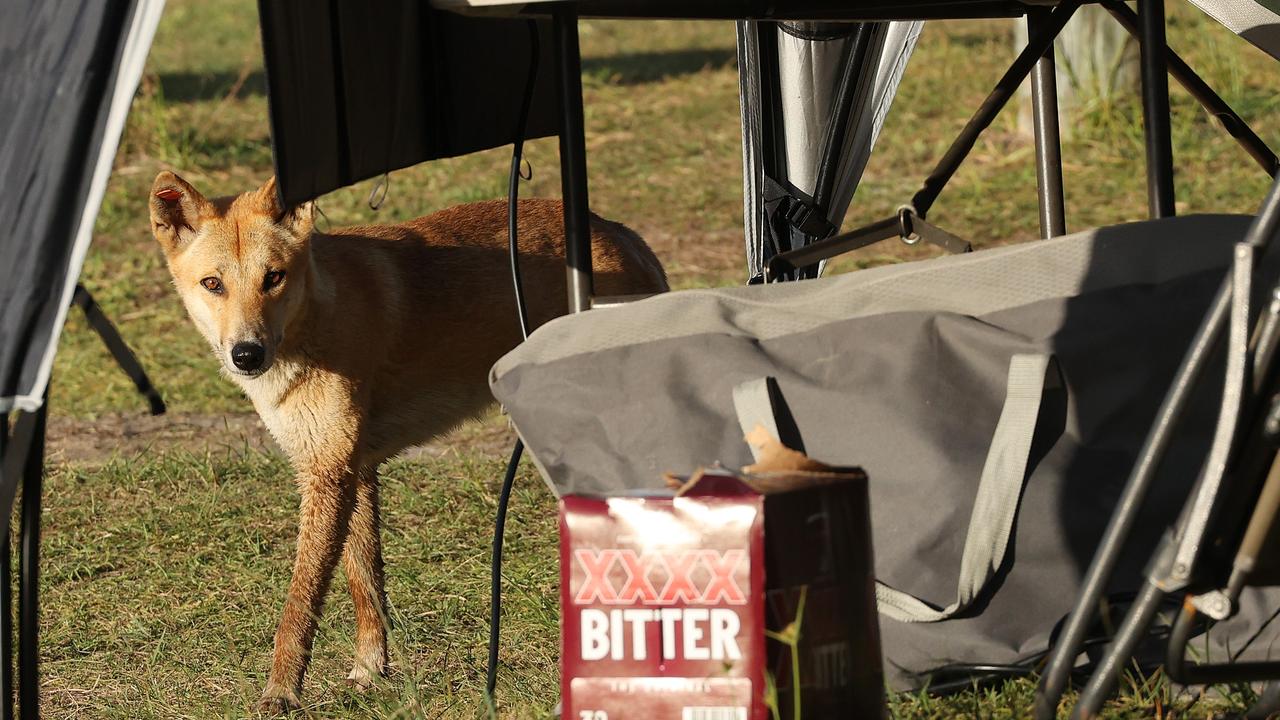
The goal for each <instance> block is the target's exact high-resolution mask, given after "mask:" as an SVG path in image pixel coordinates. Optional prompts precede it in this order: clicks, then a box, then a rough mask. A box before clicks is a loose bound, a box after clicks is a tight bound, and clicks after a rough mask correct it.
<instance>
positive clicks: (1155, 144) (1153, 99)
mask: <svg viewBox="0 0 1280 720" xmlns="http://www.w3.org/2000/svg"><path fill="white" fill-rule="evenodd" d="M1138 21H1139V25H1140V26H1141V28H1140V29H1141V33H1140V35H1139V38H1138V39H1139V45H1140V47H1141V51H1142V123H1143V129H1144V132H1145V135H1146V140H1147V205H1148V208H1149V212H1150V215H1151V217H1153V218H1162V217H1173V215H1174V206H1173V202H1174V192H1173V140H1172V138H1171V137H1170V129H1169V75H1168V72H1169V70H1168V63H1167V62H1166V60H1165V57H1166V54H1165V51H1166V50H1167V46H1166V44H1165V34H1164V0H1138Z"/></svg>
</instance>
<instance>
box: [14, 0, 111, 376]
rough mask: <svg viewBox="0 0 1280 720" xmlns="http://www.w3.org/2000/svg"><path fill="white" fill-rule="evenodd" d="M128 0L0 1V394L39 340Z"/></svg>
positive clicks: (88, 169)
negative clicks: (80, 0) (72, 0)
mask: <svg viewBox="0 0 1280 720" xmlns="http://www.w3.org/2000/svg"><path fill="white" fill-rule="evenodd" d="M133 13H134V3H133V2H131V1H130V0H83V1H82V2H46V1H45V0H5V2H3V3H0V397H11V396H13V395H28V394H33V392H34V391H36V388H34V387H33V386H34V383H35V381H36V376H37V374H38V371H39V367H40V362H41V360H42V359H43V357H44V355H45V351H46V350H47V348H48V346H49V343H51V342H54V341H56V339H57V335H58V328H57V327H54V325H55V323H56V321H57V317H58V311H59V307H60V305H61V303H62V293H63V289H64V288H65V287H66V284H67V283H68V282H73V281H74V278H68V277H67V271H68V268H67V265H68V263H69V261H70V259H71V254H72V247H73V244H74V241H75V232H76V226H77V223H78V222H79V220H80V214H81V212H82V209H83V207H84V204H85V202H86V199H87V197H88V193H89V185H90V183H91V181H92V177H93V168H94V164H95V163H96V161H97V159H98V152H99V149H100V147H101V145H102V134H103V130H104V127H105V123H106V118H107V113H108V110H109V108H110V105H111V93H112V90H113V88H114V85H115V75H116V65H117V63H118V61H119V57H120V53H121V52H122V51H123V49H124V43H125V38H126V35H127V33H128V29H129V23H130V20H131V18H132V17H133Z"/></svg>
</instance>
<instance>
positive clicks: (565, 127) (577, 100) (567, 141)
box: [552, 3, 592, 313]
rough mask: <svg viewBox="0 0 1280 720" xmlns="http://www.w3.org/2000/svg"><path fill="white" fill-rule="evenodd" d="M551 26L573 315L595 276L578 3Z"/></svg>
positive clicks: (558, 13)
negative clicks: (557, 95)
mask: <svg viewBox="0 0 1280 720" xmlns="http://www.w3.org/2000/svg"><path fill="white" fill-rule="evenodd" d="M552 25H553V27H554V31H555V32H554V43H555V54H556V72H557V74H558V76H559V83H558V87H559V90H560V190H561V194H562V196H563V197H564V249H565V266H566V267H565V271H566V273H567V274H568V277H567V280H568V286H569V311H570V312H575V313H578V312H582V311H583V310H587V309H589V308H590V307H591V295H592V278H591V225H590V215H589V210H588V208H589V207H590V203H589V202H588V200H587V142H586V131H585V130H584V129H583V121H582V58H581V56H580V55H579V52H578V9H577V6H576V5H574V4H573V3H564V4H562V5H557V6H556V8H555V10H554V11H553V12H552Z"/></svg>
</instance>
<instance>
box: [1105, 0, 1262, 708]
mask: <svg viewBox="0 0 1280 720" xmlns="http://www.w3.org/2000/svg"><path fill="white" fill-rule="evenodd" d="M1103 5H1104V6H1105V7H1106V8H1107V10H1108V11H1109V12H1110V13H1111V15H1112V16H1113V17H1115V19H1116V20H1117V21H1118V22H1119V23H1120V24H1121V25H1122V26H1124V29H1125V30H1128V31H1129V34H1130V35H1132V36H1133V37H1134V38H1137V39H1141V30H1140V29H1139V27H1138V25H1139V23H1138V14H1137V13H1135V12H1134V11H1133V9H1132V8H1130V7H1129V6H1128V5H1125V4H1124V3H1122V2H1118V1H1116V0H1107V2H1105V3H1103ZM1165 60H1166V61H1167V62H1168V64H1169V74H1170V75H1172V76H1173V78H1174V79H1175V80H1177V81H1178V84H1180V85H1182V87H1184V88H1186V90H1187V92H1189V93H1191V96H1192V97H1194V98H1195V99H1196V100H1197V101H1198V102H1199V103H1200V104H1201V105H1202V106H1204V109H1205V110H1207V111H1208V112H1209V114H1210V115H1213V116H1214V117H1215V118H1217V119H1218V122H1220V123H1222V127H1223V128H1224V129H1225V130H1226V131H1227V133H1228V134H1230V135H1231V137H1233V138H1235V139H1236V142H1238V143H1240V146H1241V147H1243V148H1244V150H1245V152H1247V153H1249V157H1251V158H1253V159H1254V161H1255V162H1257V163H1258V166H1259V167H1261V168H1262V169H1263V170H1264V171H1266V173H1267V174H1268V175H1270V176H1271V177H1275V176H1276V175H1277V173H1280V159H1277V158H1276V154H1275V152H1273V151H1272V150H1271V148H1270V147H1267V144H1266V143H1265V142H1263V140H1262V138H1260V137H1258V134H1257V133H1255V132H1254V131H1253V128H1251V127H1249V124H1248V123H1246V122H1245V121H1244V118H1241V117H1240V115H1238V114H1237V113H1236V111H1235V110H1232V109H1231V106H1230V105H1228V104H1227V103H1226V101H1225V100H1223V99H1222V98H1221V97H1219V96H1218V94H1217V93H1216V92H1214V91H1213V88H1211V87H1209V84H1208V83H1206V82H1205V81H1204V80H1203V79H1201V77H1200V76H1199V75H1197V74H1196V71H1195V70H1192V69H1191V66H1190V65H1188V64H1187V63H1186V62H1185V61H1184V60H1183V59H1182V58H1181V57H1179V56H1178V54H1177V53H1176V52H1174V51H1173V50H1170V49H1169V48H1167V47H1166V48H1165ZM1277 687H1278V688H1280V685H1278V686H1277Z"/></svg>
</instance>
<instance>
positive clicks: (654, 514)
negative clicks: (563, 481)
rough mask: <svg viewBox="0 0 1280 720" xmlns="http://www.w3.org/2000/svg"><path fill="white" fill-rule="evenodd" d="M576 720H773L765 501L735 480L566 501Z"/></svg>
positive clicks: (565, 569) (569, 673)
mask: <svg viewBox="0 0 1280 720" xmlns="http://www.w3.org/2000/svg"><path fill="white" fill-rule="evenodd" d="M560 568H561V571H560V572H561V578H560V579H561V583H560V588H561V590H560V593H561V611H562V615H561V669H562V672H561V682H562V688H561V693H562V700H563V711H562V715H561V716H562V717H563V718H565V719H566V720H766V718H767V714H766V709H765V705H764V702H763V694H764V667H765V656H766V649H765V640H764V623H765V620H764V500H763V497H762V496H761V495H759V494H757V493H756V492H754V491H752V490H751V489H750V488H749V487H748V486H747V485H746V484H744V483H743V482H742V481H741V480H739V479H738V478H737V477H735V476H734V475H732V474H729V473H724V474H723V475H718V474H708V475H706V476H704V477H703V478H702V479H701V480H700V481H699V482H698V483H697V485H696V486H695V487H692V488H691V489H689V490H688V491H687V492H685V493H684V494H682V495H681V496H679V497H671V496H669V495H652V496H627V497H610V498H590V497H581V496H566V497H564V498H563V499H561V501H560Z"/></svg>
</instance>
